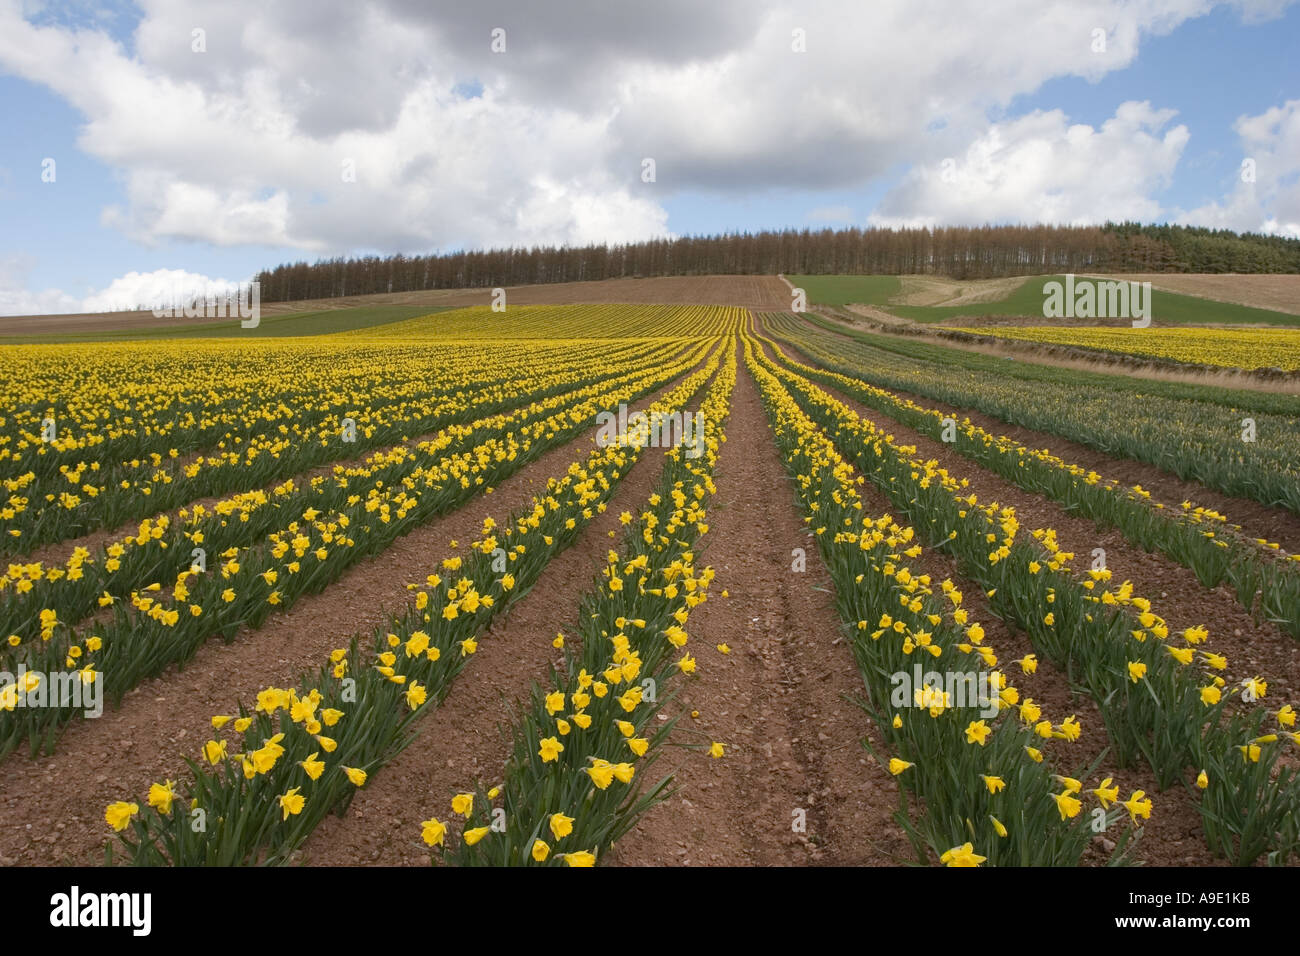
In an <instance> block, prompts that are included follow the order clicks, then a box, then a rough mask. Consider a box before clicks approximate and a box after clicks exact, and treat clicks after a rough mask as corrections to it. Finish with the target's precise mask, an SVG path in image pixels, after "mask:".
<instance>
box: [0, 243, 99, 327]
mask: <svg viewBox="0 0 1300 956" xmlns="http://www.w3.org/2000/svg"><path fill="white" fill-rule="evenodd" d="M33 265H34V263H33V262H32V260H31V258H30V257H28V256H7V257H4V258H0V315H45V314H50V313H58V312H75V311H77V310H78V308H79V306H80V300H78V299H76V298H74V297H73V296H70V295H68V294H67V293H66V292H62V291H61V290H59V289H45V290H44V291H40V292H33V291H31V290H30V289H28V288H27V285H28V276H29V274H30V273H31V270H32V266H33Z"/></svg>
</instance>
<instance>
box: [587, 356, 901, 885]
mask: <svg viewBox="0 0 1300 956" xmlns="http://www.w3.org/2000/svg"><path fill="white" fill-rule="evenodd" d="M715 482H716V484H717V488H718V493H717V496H716V497H715V498H714V499H713V503H712V507H711V508H710V512H709V532H708V534H707V535H706V536H705V538H704V539H703V542H704V546H705V550H704V559H705V560H706V561H707V562H708V563H709V564H711V565H712V566H713V567H714V569H715V571H716V573H717V577H716V578H715V580H714V582H713V586H712V589H711V592H710V597H709V600H708V601H707V602H705V603H704V604H702V605H701V606H700V607H698V608H697V609H696V610H695V611H694V613H693V614H692V615H691V620H690V624H689V630H690V632H691V635H692V643H693V644H696V649H695V655H696V656H697V658H698V659H699V661H700V665H699V669H698V670H697V672H696V676H695V677H694V678H693V679H691V680H689V681H687V682H686V683H685V686H684V687H682V688H681V691H680V693H679V695H678V696H677V698H676V699H675V700H674V701H673V702H672V703H671V704H670V705H668V707H666V708H665V713H664V715H663V716H665V717H669V716H673V715H678V714H680V715H681V716H680V719H679V721H678V723H677V725H676V727H675V729H674V732H673V735H672V738H671V740H670V742H669V750H668V752H667V753H666V754H665V756H664V758H663V759H662V761H661V764H660V766H659V767H656V773H657V774H662V773H665V772H668V771H672V772H673V774H674V776H675V783H676V785H677V786H678V787H679V788H680V789H679V790H678V791H677V793H675V794H674V795H673V796H672V797H671V798H669V799H668V800H667V801H665V802H664V803H662V804H660V805H659V806H657V807H656V808H654V809H653V810H652V811H650V813H648V814H647V815H646V817H644V818H643V819H642V820H641V821H640V823H638V825H637V827H636V828H635V829H634V830H633V831H632V832H631V833H629V834H628V835H626V836H625V837H624V838H623V839H622V840H621V841H620V842H619V844H618V845H617V847H616V848H615V850H614V853H613V855H612V856H611V857H610V858H609V861H610V862H612V863H614V864H617V865H625V866H672V865H688V864H695V865H728V866H737V865H749V866H754V865H758V866H764V865H785V866H790V865H806V864H824V865H840V866H882V865H890V864H898V863H904V862H907V861H908V860H909V859H910V858H911V851H910V848H909V846H908V844H907V841H906V840H905V838H904V837H903V834H902V832H901V830H900V829H899V828H898V826H897V825H895V824H894V823H892V821H891V819H890V817H891V815H892V813H893V811H894V809H895V808H896V806H897V801H898V796H897V793H898V791H897V786H896V784H895V782H894V781H893V779H892V778H891V777H890V776H889V774H888V772H886V771H885V770H884V769H883V768H882V767H881V766H880V764H879V763H877V762H876V761H875V760H874V759H872V758H871V757H870V756H869V755H868V754H867V753H866V751H865V750H864V749H863V747H862V745H861V741H862V739H863V738H864V737H865V736H867V735H868V733H870V732H871V730H870V721H869V720H868V718H867V716H866V714H865V713H864V712H863V710H862V709H861V708H860V707H858V706H857V705H855V704H853V703H850V702H849V701H847V700H845V697H846V696H850V695H852V696H855V697H861V696H862V694H863V686H862V681H861V678H860V677H859V676H858V671H857V668H856V666H855V664H854V660H853V654H852V651H851V650H850V648H849V645H848V643H846V641H845V638H844V636H843V633H842V629H841V626H840V622H839V618H838V616H837V614H836V611H835V604H834V598H833V591H832V589H831V579H830V576H829V575H828V574H827V572H826V570H825V568H824V567H823V566H822V564H821V560H820V557H819V555H818V552H817V546H816V544H815V542H814V541H813V539H812V537H811V536H810V535H809V533H808V530H807V528H806V526H805V525H804V523H803V522H802V521H801V520H800V518H799V514H798V512H797V511H796V506H795V501H794V497H793V490H792V485H791V483H790V480H789V478H788V477H787V476H786V473H785V470H784V468H783V467H782V464H781V458H780V455H779V453H778V451H777V448H776V445H775V443H774V442H773V441H772V439H771V432H770V428H769V425H768V422H767V416H766V413H765V412H764V409H763V406H762V403H761V402H760V400H759V395H758V389H757V388H756V387H755V385H754V383H753V380H752V379H751V378H750V376H749V375H748V374H746V373H744V372H743V371H742V372H741V374H739V375H738V376H737V381H736V390H735V394H734V395H733V398H732V410H731V418H730V420H729V422H728V424H727V443H726V444H725V445H724V446H723V448H722V452H721V453H720V455H719V459H718V466H717V475H716V478H715ZM794 548H803V549H804V551H805V552H806V555H807V570H806V571H805V572H803V573H797V572H794V571H792V570H791V568H792V556H791V552H792V550H793V549H794ZM723 590H726V591H727V592H728V594H729V595H730V596H729V597H722V592H723ZM724 642H725V643H726V644H727V645H728V646H729V648H730V653H729V654H725V655H724V654H722V653H721V652H720V651H718V650H717V645H718V644H721V643H724ZM692 711H698V713H699V717H698V719H694V718H692V717H691V712H692ZM715 740H716V741H719V742H720V743H722V744H724V746H725V747H726V754H725V756H723V757H722V758H721V759H718V760H715V759H713V758H711V757H710V756H709V755H708V746H709V744H710V743H711V742H712V741H715ZM875 745H876V747H877V750H879V748H880V746H881V741H880V740H879V739H877V740H876V741H875ZM799 809H802V810H804V811H805V814H806V832H795V831H794V829H793V823H794V820H795V817H794V813H795V811H796V810H799Z"/></svg>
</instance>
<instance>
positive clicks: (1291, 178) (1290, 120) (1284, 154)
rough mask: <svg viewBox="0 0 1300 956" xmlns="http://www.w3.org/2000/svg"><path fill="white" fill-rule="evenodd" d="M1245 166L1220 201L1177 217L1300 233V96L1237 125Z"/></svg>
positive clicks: (1240, 228) (1213, 225)
mask: <svg viewBox="0 0 1300 956" xmlns="http://www.w3.org/2000/svg"><path fill="white" fill-rule="evenodd" d="M1233 129H1234V130H1236V132H1237V135H1238V137H1239V138H1240V140H1241V165H1240V166H1239V167H1238V168H1239V172H1238V174H1237V176H1236V177H1235V183H1234V185H1233V187H1232V188H1231V190H1229V192H1228V194H1227V195H1226V196H1225V197H1224V199H1223V200H1222V201H1221V202H1211V203H1207V204H1205V205H1203V206H1198V207H1197V208H1195V209H1192V210H1189V211H1187V212H1184V213H1182V214H1181V215H1179V216H1178V217H1177V221H1178V222H1180V223H1183V224H1186V225H1193V226H1207V227H1211V228H1216V229H1233V230H1237V231H1248V232H1265V233H1276V234H1279V235H1285V236H1291V237H1294V238H1300V100H1288V101H1287V102H1286V103H1284V104H1283V105H1282V106H1275V107H1272V108H1271V109H1268V110H1265V111H1264V112H1263V113H1260V114H1259V115H1257V116H1242V117H1239V118H1238V119H1237V122H1236V123H1234V124H1233Z"/></svg>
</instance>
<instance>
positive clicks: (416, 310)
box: [0, 305, 446, 345]
mask: <svg viewBox="0 0 1300 956" xmlns="http://www.w3.org/2000/svg"><path fill="white" fill-rule="evenodd" d="M445 311H446V308H430V307H429V306H427V305H374V306H360V307H357V308H352V309H326V310H324V311H321V312H293V313H290V314H288V315H274V316H263V317H262V320H261V322H259V323H258V326H257V328H255V329H245V328H243V327H242V326H241V325H240V324H239V320H238V319H231V320H230V321H229V322H208V323H205V324H202V325H195V324H190V325H162V326H158V327H156V328H149V329H117V330H113V331H105V332H93V333H92V332H79V333H71V334H66V335H44V336H41V335H6V336H0V345H30V344H35V343H41V342H55V343H57V342H131V341H137V340H142V339H224V338H236V337H249V338H293V337H297V336H303V335H330V334H332V333H335V332H352V331H355V330H356V329H366V328H370V327H372V326H379V325H389V324H391V323H393V322H403V321H405V320H406V319H414V318H417V317H419V316H422V315H431V314H432V313H434V312H445Z"/></svg>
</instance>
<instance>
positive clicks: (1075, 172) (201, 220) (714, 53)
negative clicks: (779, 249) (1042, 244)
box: [0, 0, 1296, 255]
mask: <svg viewBox="0 0 1300 956" xmlns="http://www.w3.org/2000/svg"><path fill="white" fill-rule="evenodd" d="M1226 2H1227V3H1228V4H1229V5H1230V6H1232V7H1234V8H1235V9H1236V11H1237V13H1238V15H1239V16H1241V17H1242V18H1243V19H1246V20H1250V21H1257V20H1260V19H1266V18H1268V17H1271V16H1276V15H1278V14H1279V13H1280V12H1281V11H1282V10H1283V9H1284V8H1285V6H1287V4H1288V3H1289V2H1293V0H1226ZM1216 5H1218V4H1216V2H1215V0H987V2H985V3H981V4H953V3H951V2H950V0H873V2H872V3H869V4H867V3H861V2H859V0H710V2H708V3H700V2H699V0H656V2H655V3H654V4H643V5H635V6H634V5H631V4H612V3H609V2H608V0H549V2H547V3H545V4H542V3H521V2H519V0H476V2H475V3H473V4H468V3H464V2H463V0H374V2H372V3H364V4H358V3H354V2H351V0H278V2H276V3H266V2H265V0H225V2H223V3H221V4H213V3H210V2H207V0H139V2H138V3H137V6H138V8H139V13H140V16H139V19H138V21H137V22H136V25H135V27H134V30H133V32H132V33H131V34H130V35H129V37H128V38H127V40H126V41H125V42H120V41H119V40H118V39H115V38H114V36H115V35H114V34H113V33H111V32H110V31H109V30H108V29H106V28H105V27H103V26H101V25H100V24H101V23H102V22H103V21H102V19H99V13H97V12H95V11H97V10H98V8H97V7H96V5H94V4H89V3H87V4H85V5H84V6H85V9H86V11H87V12H86V13H85V15H84V16H82V17H81V18H80V19H76V18H73V17H71V16H54V15H52V14H49V13H48V11H46V12H44V13H42V12H41V11H40V10H39V7H40V6H41V5H39V4H32V3H29V4H27V5H26V6H24V4H23V3H22V2H21V0H0V69H3V70H5V71H7V72H10V73H13V74H15V75H17V76H20V77H23V78H25V79H27V80H29V81H31V82H34V83H38V84H42V85H44V86H46V87H48V88H49V89H51V90H53V91H54V92H55V93H57V94H58V95H59V96H61V97H62V98H63V99H64V100H66V101H67V102H68V103H69V104H71V105H72V106H73V107H74V108H76V109H77V110H78V111H79V112H80V113H81V114H82V115H83V116H84V117H85V123H84V125H83V127H82V128H81V130H80V134H79V138H78V146H79V147H80V148H81V149H82V150H84V151H85V152H87V153H88V154H90V155H92V156H94V157H96V158H98V159H99V160H101V161H103V162H104V163H106V164H108V165H109V166H111V167H112V168H113V169H114V170H115V171H117V172H118V173H119V175H120V176H121V179H122V182H123V183H124V195H123V197H122V199H121V201H120V202H117V203H115V204H114V205H111V206H108V207H106V208H104V209H102V210H101V211H100V218H101V222H103V223H104V224H106V225H108V226H110V227H111V228H114V229H116V230H118V231H120V232H121V233H122V234H123V235H125V236H127V237H129V238H131V239H133V240H136V241H138V242H142V243H146V244H158V243H162V242H166V241H169V240H175V239H181V240H186V241H195V242H199V243H206V244H212V245H218V246H258V245H263V246H266V247H267V248H274V249H284V248H296V249H299V250H302V251H303V252H304V253H314V254H320V255H334V254H347V253H351V252H358V251H361V252H364V251H378V252H395V251H405V252H425V251H430V250H436V249H442V250H448V249H454V248H464V247H480V246H489V245H531V244H537V243H571V244H577V243H584V242H588V241H592V240H607V241H611V242H621V241H631V240H637V239H645V238H649V237H653V236H663V235H667V234H668V217H667V214H666V211H665V210H666V205H665V203H666V200H668V199H669V198H670V197H672V196H673V195H674V194H680V193H693V192H694V193H705V194H712V195H715V196H723V197H726V198H735V197H738V196H748V195H752V194H753V193H755V192H759V191H763V190H771V189H782V190H790V189H795V190H807V191H813V190H819V191H826V192H828V193H832V194H833V191H835V190H849V189H858V188H861V187H864V186H867V185H869V184H872V183H873V182H874V183H879V182H888V181H892V179H893V178H894V177H896V176H897V175H898V171H899V170H900V169H911V170H912V173H911V174H910V175H908V176H906V178H905V179H904V181H903V182H902V183H900V184H899V185H898V186H897V188H895V189H894V190H892V191H891V192H890V193H889V194H888V195H887V197H886V200H885V202H883V203H882V204H881V206H880V207H879V208H878V209H877V211H876V220H875V221H878V222H909V223H910V222H918V221H933V220H936V219H939V218H945V217H948V216H952V217H955V218H957V219H959V220H962V221H972V220H978V221H983V220H984V219H997V220H1008V219H1020V218H1032V219H1043V218H1045V219H1050V220H1054V221H1062V222H1076V221H1095V220H1097V219H1099V218H1105V217H1107V216H1121V217H1137V218H1151V217H1152V216H1154V215H1155V214H1156V213H1157V212H1158V211H1159V206H1158V205H1157V204H1156V203H1155V201H1154V200H1153V199H1152V198H1151V193H1152V191H1153V190H1157V189H1159V187H1160V186H1161V185H1162V184H1163V183H1164V182H1166V181H1167V178H1168V175H1169V172H1170V170H1171V168H1172V163H1175V162H1176V161H1177V159H1178V155H1179V153H1180V151H1181V149H1182V144H1183V142H1184V141H1185V139H1186V131H1185V130H1184V129H1183V128H1182V127H1181V126H1174V127H1171V128H1169V127H1170V124H1171V122H1172V120H1171V118H1170V114H1168V113H1167V111H1163V110H1161V109H1159V108H1158V107H1160V106H1161V104H1158V103H1157V104H1155V105H1154V106H1150V105H1146V104H1123V105H1121V106H1118V109H1117V110H1116V113H1115V116H1114V118H1113V119H1112V120H1109V121H1107V122H1106V123H1104V124H1102V126H1101V128H1099V129H1092V128H1090V127H1086V126H1084V127H1081V126H1072V125H1070V124H1069V122H1068V118H1067V117H1065V116H1064V115H1062V114H1060V113H1055V112H1044V113H1036V114H1033V115H1031V116H1026V117H1021V118H1018V119H1005V118H1004V117H1005V111H1006V110H1007V109H1008V108H1010V107H1011V106H1012V104H1013V103H1014V101H1015V99H1016V97H1018V96H1022V95H1025V94H1028V93H1032V92H1033V91H1035V90H1037V89H1038V88H1039V87H1040V86H1041V85H1042V84H1043V83H1044V82H1046V81H1047V80H1049V79H1052V78H1056V77H1062V76H1078V77H1084V78H1088V79H1099V78H1101V77H1103V76H1105V75H1106V74H1108V73H1110V72H1112V71H1114V70H1118V69H1123V68H1124V67H1126V66H1128V65H1129V64H1130V63H1132V62H1133V60H1134V58H1135V57H1136V56H1137V53H1138V50H1139V47H1140V45H1141V43H1142V42H1143V40H1144V39H1145V38H1147V37H1150V36H1155V35H1161V34H1165V33H1168V32H1170V31H1172V30H1174V29H1175V28H1177V27H1178V25H1179V24H1181V23H1182V22H1184V21H1185V20H1187V19H1189V18H1193V17H1198V16H1203V15H1204V14H1206V13H1207V12H1209V11H1210V10H1211V9H1213V8H1214V7H1215V6H1216ZM24 10H26V15H24ZM118 20H119V21H120V20H121V18H120V17H119V18H118ZM494 30H502V31H504V34H503V36H504V44H505V48H504V51H503V52H493V49H492V38H493V31H494ZM1243 135H1244V134H1243ZM1126 136H1129V137H1132V139H1131V140H1130V141H1126V140H1125V137H1126ZM1276 149H1277V150H1278V153H1277V156H1278V157H1279V158H1280V157H1281V156H1282V153H1281V149H1282V144H1281V143H1278V144H1277V146H1276ZM1144 151H1149V154H1147V155H1141V156H1140V155H1139V154H1141V153H1143V152H1144ZM1261 155H1262V154H1261ZM945 157H952V158H953V159H954V162H955V163H956V166H957V172H958V173H959V176H958V182H956V183H946V182H942V181H935V180H934V170H935V164H937V163H940V162H942V160H943V159H944V158H945ZM647 158H651V159H653V160H654V161H655V165H656V176H655V179H654V181H652V182H645V181H643V179H642V176H641V173H642V168H643V167H642V163H643V160H645V159H647ZM1284 186H1285V183H1281V184H1280V185H1279V186H1278V188H1277V189H1275V190H1274V192H1272V193H1270V194H1269V198H1268V199H1267V202H1264V203H1262V204H1261V206H1260V209H1259V210H1256V212H1257V213H1258V212H1267V214H1268V215H1272V216H1274V217H1275V218H1277V219H1278V220H1279V221H1280V222H1283V223H1285V222H1292V221H1294V220H1295V218H1296V217H1295V215H1293V213H1292V212H1290V211H1287V210H1288V209H1290V208H1291V207H1288V206H1287V203H1288V202H1291V201H1292V199H1293V193H1292V192H1288V191H1287V189H1286V188H1283V187H1284ZM839 199H840V197H835V196H833V195H832V196H829V197H828V200H827V201H828V203H835V202H837V201H838V200H839ZM1235 201H1236V200H1234V202H1235ZM1243 202H1244V200H1243ZM1267 203H1278V204H1279V205H1278V206H1276V207H1271V206H1268V205H1267ZM1234 208H1235V207H1234ZM1201 212H1202V214H1203V217H1204V218H1213V216H1214V215H1217V214H1218V213H1216V211H1215V210H1213V209H1209V210H1204V211H1201ZM1223 214H1224V215H1234V216H1235V215H1236V213H1231V214H1230V213H1228V212H1224V213H1223ZM810 215H814V216H815V217H821V218H822V220H823V221H839V219H838V215H839V210H836V209H830V210H829V213H828V209H827V208H823V209H820V210H814V212H813V213H812V214H810ZM1260 218H1261V217H1260V216H1259V215H1256V216H1255V219H1257V220H1258V219H1260Z"/></svg>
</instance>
